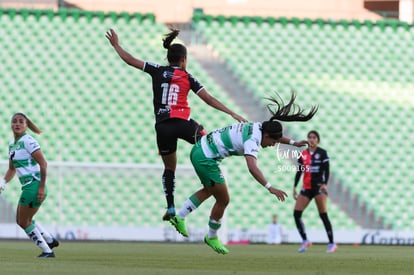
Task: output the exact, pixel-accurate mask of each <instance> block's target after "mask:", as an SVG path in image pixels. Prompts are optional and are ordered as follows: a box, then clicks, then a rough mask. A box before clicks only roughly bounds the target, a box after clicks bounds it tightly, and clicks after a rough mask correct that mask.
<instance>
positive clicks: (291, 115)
mask: <svg viewBox="0 0 414 275" xmlns="http://www.w3.org/2000/svg"><path fill="white" fill-rule="evenodd" d="M276 95H277V98H275V97H272V96H271V97H267V98H266V99H267V100H269V101H270V102H271V103H269V104H267V109H268V110H269V112H270V113H271V114H272V116H271V117H270V119H269V121H273V120H280V121H308V120H310V119H311V118H312V117H313V116H314V115H315V114H316V112H317V111H318V106H317V105H313V106H312V107H311V108H310V110H309V112H308V113H305V110H304V109H302V107H300V106H299V105H297V104H296V103H295V100H296V94H295V93H294V92H292V95H291V96H290V100H289V102H288V103H287V104H286V105H285V103H284V102H283V99H282V98H281V97H280V96H279V94H277V93H276Z"/></svg>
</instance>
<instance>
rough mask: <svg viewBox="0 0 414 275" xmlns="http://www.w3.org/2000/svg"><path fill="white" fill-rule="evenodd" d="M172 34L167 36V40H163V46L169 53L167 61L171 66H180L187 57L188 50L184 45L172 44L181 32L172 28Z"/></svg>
mask: <svg viewBox="0 0 414 275" xmlns="http://www.w3.org/2000/svg"><path fill="white" fill-rule="evenodd" d="M170 30H171V32H169V33H167V34H165V38H164V39H163V40H162V45H163V47H164V48H165V49H167V50H168V52H167V60H168V62H169V63H170V64H173V65H175V64H178V63H179V62H180V60H181V59H182V58H183V57H186V56H187V48H186V47H185V46H184V45H182V44H177V43H174V44H171V43H172V41H173V40H174V39H175V38H176V37H177V36H178V34H179V33H180V30H177V29H173V28H170Z"/></svg>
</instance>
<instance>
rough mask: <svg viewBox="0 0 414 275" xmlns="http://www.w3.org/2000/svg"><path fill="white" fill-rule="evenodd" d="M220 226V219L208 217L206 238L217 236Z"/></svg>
mask: <svg viewBox="0 0 414 275" xmlns="http://www.w3.org/2000/svg"><path fill="white" fill-rule="evenodd" d="M220 227H221V223H220V221H216V220H213V219H212V218H210V220H209V222H208V238H209V239H211V238H215V237H217V231H218V230H219V229H220Z"/></svg>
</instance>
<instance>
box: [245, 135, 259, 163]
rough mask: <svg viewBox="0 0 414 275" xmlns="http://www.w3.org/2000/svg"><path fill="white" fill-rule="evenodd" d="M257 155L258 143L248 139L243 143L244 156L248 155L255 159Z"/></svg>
mask: <svg viewBox="0 0 414 275" xmlns="http://www.w3.org/2000/svg"><path fill="white" fill-rule="evenodd" d="M258 154H259V143H258V142H257V141H255V140H253V139H248V140H246V141H245V142H244V155H249V156H253V157H255V158H257V155H258Z"/></svg>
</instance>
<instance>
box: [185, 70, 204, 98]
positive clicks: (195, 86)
mask: <svg viewBox="0 0 414 275" xmlns="http://www.w3.org/2000/svg"><path fill="white" fill-rule="evenodd" d="M188 79H189V81H190V89H191V90H192V91H193V92H194V93H196V94H198V92H200V91H201V89H203V88H204V86H203V85H201V83H200V82H198V80H197V79H196V78H195V77H193V76H192V75H191V74H188Z"/></svg>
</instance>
